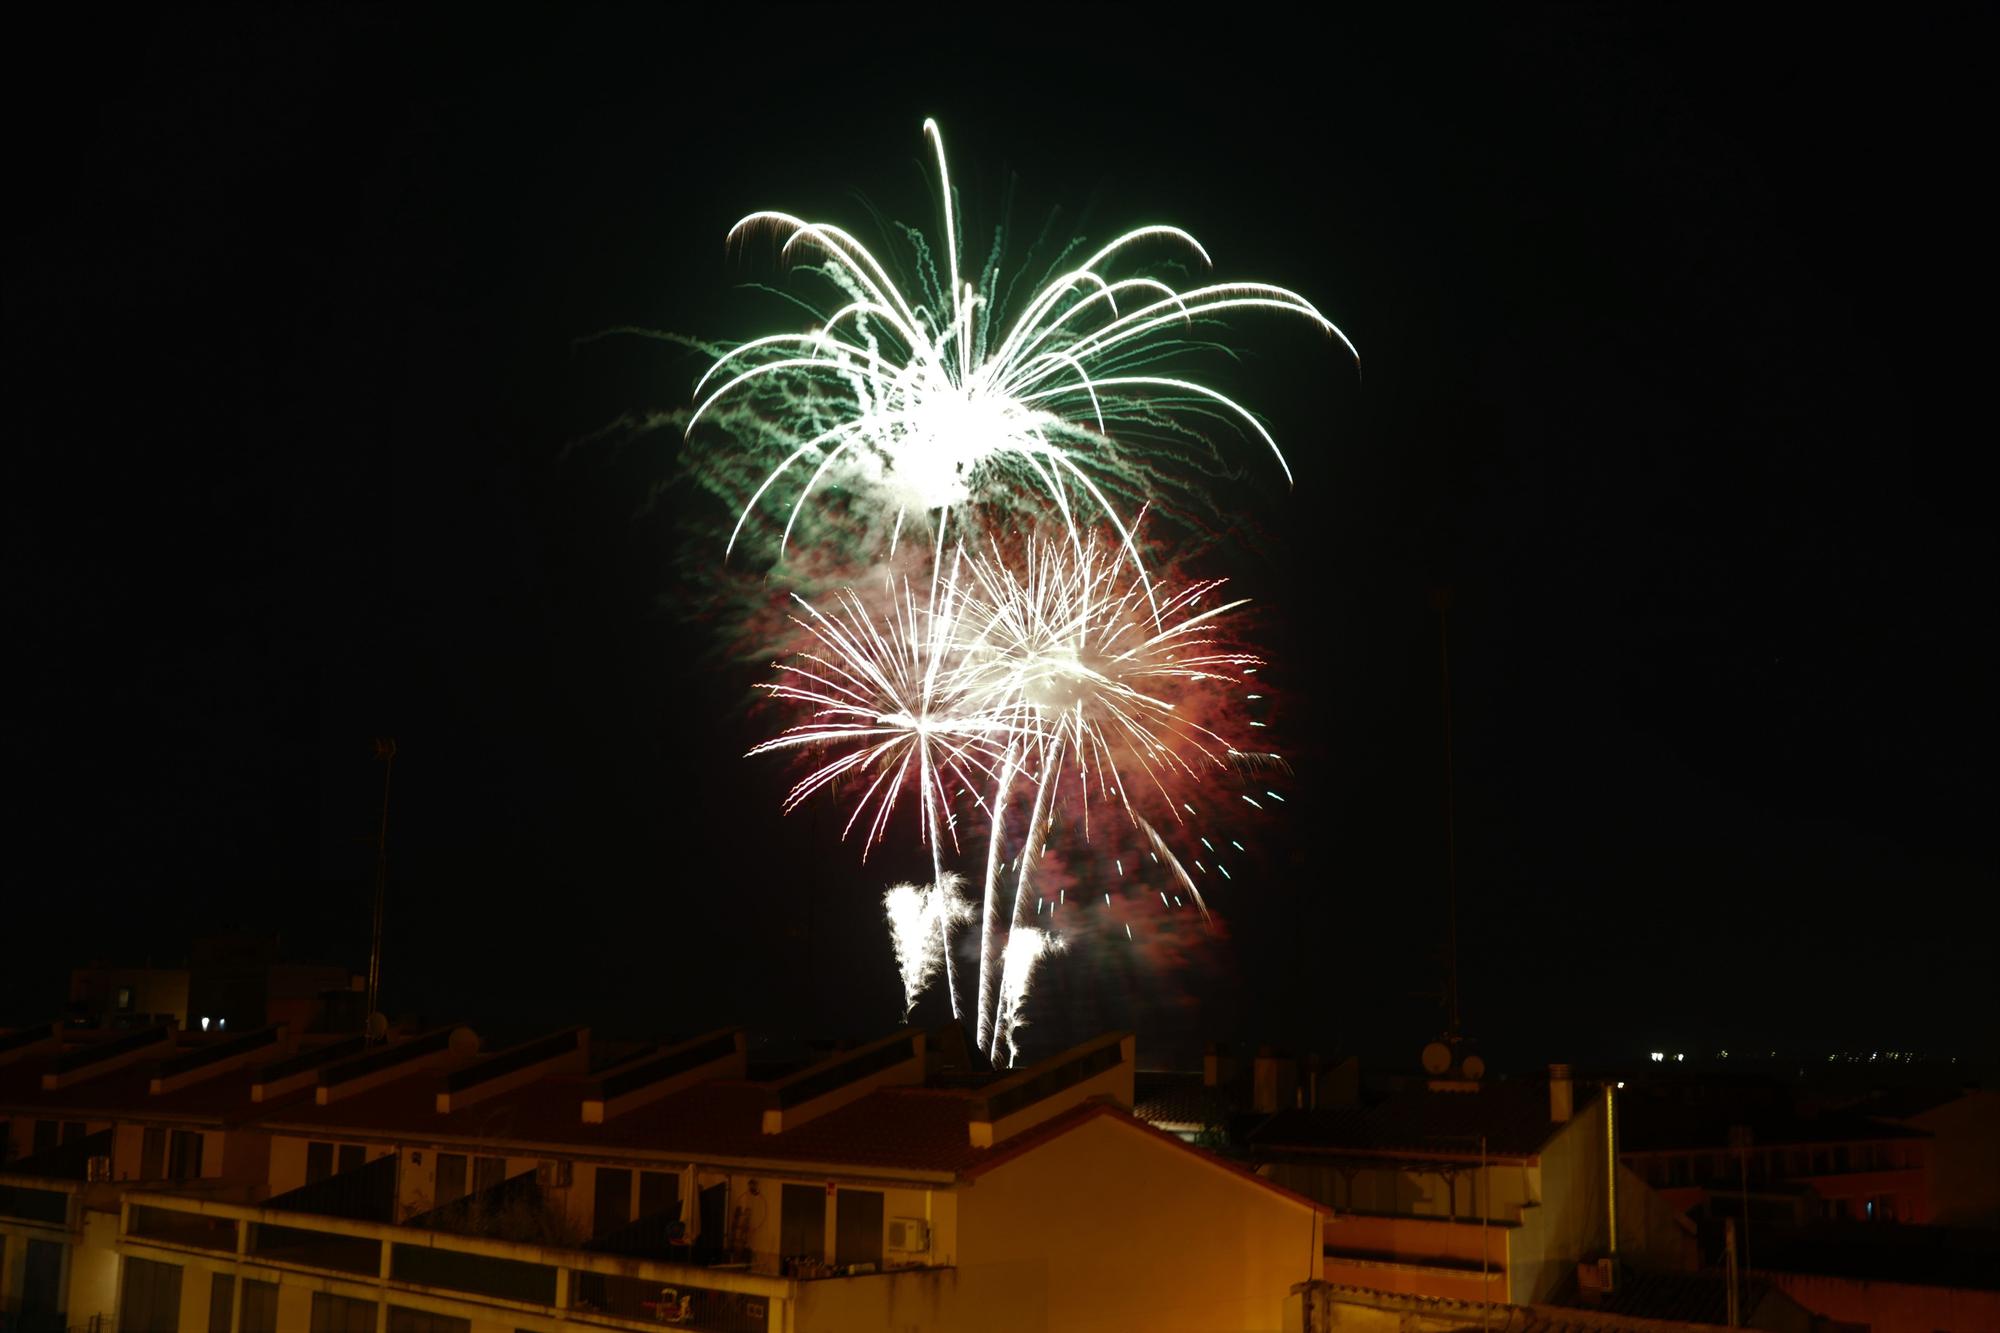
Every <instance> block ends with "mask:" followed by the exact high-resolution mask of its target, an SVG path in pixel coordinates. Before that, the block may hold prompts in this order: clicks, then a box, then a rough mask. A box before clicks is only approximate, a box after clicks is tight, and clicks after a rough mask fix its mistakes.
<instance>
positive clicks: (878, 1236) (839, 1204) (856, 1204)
mask: <svg viewBox="0 0 2000 1333" xmlns="http://www.w3.org/2000/svg"><path fill="white" fill-rule="evenodd" d="M833 1261H834V1262H835V1263H837V1264H874V1265H875V1266H876V1267H877V1268H880V1267H881V1266H882V1191H880V1190H842V1191H840V1192H839V1193H838V1194H836V1195H834V1197H833Z"/></svg>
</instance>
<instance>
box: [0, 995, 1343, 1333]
mask: <svg viewBox="0 0 2000 1333" xmlns="http://www.w3.org/2000/svg"><path fill="white" fill-rule="evenodd" d="M160 1035H161V1036H164V1037H166V1040H164V1041H162V1040H159V1039H157V1038H156V1039H154V1040H153V1041H152V1042H151V1043H150V1044H143V1045H142V1044H139V1043H138V1042H137V1040H136V1034H135V1036H134V1037H133V1038H127V1037H123V1036H121V1037H120V1038H118V1039H117V1040H116V1041H105V1040H96V1041H86V1040H82V1039H80V1038H79V1037H78V1036H77V1034H74V1033H70V1032H66V1031H64V1030H62V1029H60V1028H58V1027H54V1026H52V1027H51V1028H49V1029H48V1030H46V1031H39V1030H38V1031H36V1032H31V1033H27V1034H11V1035H8V1036H5V1037H0V1060H4V1061H5V1063H4V1064H0V1118H4V1119H6V1121H7V1122H8V1126H9V1128H8V1136H9V1140H10V1141H11V1142H23V1141H25V1142H27V1143H28V1146H29V1148H30V1151H27V1152H25V1153H23V1154H21V1155H20V1157H19V1159H18V1160H15V1161H12V1162H10V1163H8V1164H7V1165H6V1167H5V1168H4V1170H0V1237H4V1242H3V1243H4V1245H5V1253H4V1255H3V1256H0V1275H4V1276H0V1309H3V1310H5V1311H6V1312H8V1314H9V1317H10V1318H12V1319H13V1320H14V1321H15V1322H16V1323H17V1324H18V1325H19V1326H20V1327H21V1328H23V1329H24V1330H28V1331H29V1333H33V1330H34V1329H35V1328H36V1327H38V1326H46V1327H79V1326H81V1327H88V1326H89V1325H90V1323H91V1320H92V1318H93V1317H96V1316H102V1319H101V1321H100V1323H101V1326H103V1327H107V1328H108V1327H110V1326H111V1325H112V1323H114V1322H115V1325H116V1327H117V1328H118V1329H119V1330H121V1331H122V1333H151V1331H152V1330H155V1329H159V1330H170V1329H171V1330H183V1329H185V1330H200V1329H208V1330H217V1331H220V1333H266V1331H271V1330H285V1331H287V1333H289V1331H290V1330H299V1331H300V1333H304V1331H305V1330H313V1331H314V1333H317V1331H318V1330H322V1329H329V1330H331V1329H338V1330H350V1329H356V1330H369V1331H371V1333H381V1331H382V1330H423V1331H425V1333H487V1330H502V1329H522V1330H536V1331H537V1333H541V1331H543V1330H560V1329H604V1328H611V1329H617V1328H657V1327H659V1326H660V1325H661V1324H666V1325H669V1326H673V1327H682V1328H693V1329H714V1330H728V1331H730V1333H734V1331H736V1330H758V1331H759V1333H766V1331H768V1333H787V1331H790V1330H807V1329H847V1328H870V1329H873V1328H896V1329H932V1328H938V1329H944V1328H950V1329H967V1330H982V1329H989V1328H990V1329H995V1330H998V1329H1003V1328H1004V1329H1009V1330H1013V1329H1034V1328H1063V1329H1106V1330H1109V1329H1125V1328H1130V1327H1134V1326H1146V1327H1149V1328H1159V1329H1175V1328H1185V1329H1218V1328H1229V1329H1272V1330H1275V1329H1277V1328H1279V1327H1280V1326H1281V1323H1282V1319H1283V1310H1284V1304H1285V1301H1286V1298H1287V1295H1288V1293H1289V1292H1290V1290H1291V1288H1292V1287H1293V1286H1294V1285H1295V1284H1297V1283H1300V1282H1304V1281H1307V1280H1309V1279H1312V1278H1315V1277H1317V1276H1319V1267H1320V1258H1321V1253H1322V1249H1323V1243H1324V1230H1323V1224H1324V1218H1325V1209H1324V1208H1322V1207H1321V1206H1319V1205H1316V1204H1315V1203H1313V1202H1312V1201H1311V1200H1309V1199H1306V1198H1304V1197H1301V1196H1299V1195H1297V1194H1295V1193H1293V1192H1291V1191H1289V1190H1287V1189H1285V1188H1283V1187H1281V1186H1279V1185H1277V1184H1275V1183H1273V1182H1271V1181H1267V1180H1264V1179H1261V1178H1259V1177H1257V1176H1256V1175H1255V1174H1253V1173H1251V1172H1249V1171H1247V1170H1244V1169H1242V1168H1241V1167H1238V1166H1236V1165H1234V1164H1231V1163H1228V1162H1225V1161H1223V1160H1220V1159H1218V1158H1216V1157H1213V1156H1211V1155H1209V1154H1207V1153H1205V1152H1202V1151H1201V1150H1199V1149H1197V1148H1195V1147H1192V1146H1191V1145H1189V1144H1187V1143H1185V1142H1182V1141H1181V1140H1179V1139H1177V1138H1175V1137H1174V1136H1172V1135H1170V1134H1165V1133H1161V1132H1159V1131H1157V1130H1154V1129H1152V1128H1151V1127H1149V1126H1147V1125H1146V1124H1144V1123H1143V1122H1141V1121H1139V1120H1137V1119H1135V1118H1134V1117H1133V1116H1132V1115H1131V1113H1130V1106H1131V1099H1132V1087H1133V1072H1134V1041H1133V1038H1132V1037H1131V1036H1129V1035H1125V1034H1109V1035H1106V1036H1104V1037H1101V1038H1098V1039H1096V1040H1095V1041H1091V1042H1086V1043H1083V1044H1082V1045H1080V1046H1077V1047H1075V1048H1073V1049H1072V1050H1069V1051H1066V1052H1063V1053H1062V1054H1060V1055H1058V1056H1055V1057H1053V1058H1051V1059H1049V1060H1046V1061H1043V1062H1041V1063H1039V1064H1037V1065H1034V1066H1031V1067H1030V1068H1027V1069H1023V1070H1019V1071H1014V1072H1011V1073H1006V1074H1000V1075H995V1074H992V1073H990V1072H981V1071H978V1070H975V1069H973V1068H971V1067H970V1065H969V1064H968V1062H967V1061H966V1060H965V1059H964V1055H963V1040H962V1038H958V1039H957V1040H956V1041H954V1040H953V1038H954V1037H955V1035H956V1034H955V1033H954V1032H953V1031H952V1030H950V1029H946V1030H944V1031H943V1032H941V1033H939V1034H932V1033H927V1032H923V1031H919V1030H914V1029H904V1030H901V1031H898V1032H894V1033H891V1034H888V1035H887V1036H884V1037H882V1038H881V1039H879V1040H876V1041H873V1042H869V1043H866V1044H864V1045H860V1046H856V1047H853V1048H851V1049H847V1050H842V1051H837V1052H834V1053H832V1054H829V1055H826V1056H824V1057H823V1058H820V1059H817V1060H812V1061H808V1062H804V1063H798V1062H794V1067H789V1068H782V1069H779V1070H776V1071H773V1070H766V1069H759V1070H758V1074H757V1077H754V1078H753V1077H751V1069H750V1061H749V1052H748V1042H747V1038H746V1036H745V1034H743V1033H742V1032H740V1031H724V1032H717V1033H710V1034H706V1035H704V1036H702V1037H698V1038H695V1039H692V1040H689V1041H683V1042H679V1043H674V1044H668V1045H660V1046H655V1047H649V1048H645V1049H641V1050H637V1051H623V1052H620V1053H619V1054H618V1056H617V1057H616V1058H611V1057H609V1056H596V1057H594V1056H593V1054H592V1050H591V1043H590V1033H589V1031H588V1030H587V1029H581V1028H575V1029H566V1030H562V1031H558V1032H554V1033H550V1034H547V1035H544V1036H542V1037H538V1038H536V1039H535V1040H533V1041H530V1042H526V1043H521V1044H518V1045H514V1046H510V1047H507V1048H506V1049H502V1050H497V1051H488V1050H485V1049H483V1048H482V1046H481V1043H480V1042H479V1040H478V1038H477V1036H476V1035H475V1034H473V1033H472V1032H470V1031H469V1030H467V1029H465V1028H462V1027H457V1028H440V1029H437V1030H435V1031H432V1032H427V1033H421V1034H413V1035H411V1036H409V1037H406V1038H404V1039H401V1040H397V1041H393V1042H391V1043H388V1044H378V1045H373V1046H366V1045H363V1044H362V1043H361V1042H360V1041H359V1040H358V1039H355V1040H347V1041H335V1042H322V1043H317V1044H299V1043H293V1042H291V1041H290V1039H288V1038H287V1037H286V1036H285V1035H284V1033H283V1031H282V1029H267V1030H264V1031H262V1032H260V1033H259V1034H244V1035H242V1036H239V1037H234V1038H231V1039H229V1040H228V1042H226V1043H218V1042H213V1041H211V1042H208V1043H199V1042H198V1041H197V1040H196V1039H194V1038H192V1037H190V1036H188V1035H187V1034H182V1035H181V1036H180V1037H179V1038H177V1039H176V1038H175V1037H174V1036H173V1035H172V1034H165V1033H161V1034H160ZM253 1037H256V1038H260V1039H261V1041H260V1044H258V1045H257V1046H255V1048H254V1049H253V1048H252V1047H251V1046H250V1045H249V1043H250V1041H251V1039H252V1038H253ZM128 1041H130V1042H131V1043H132V1044H129V1045H126V1044H124V1043H126V1042H128ZM113 1046H119V1047H120V1049H119V1050H118V1051H117V1053H116V1054H113V1053H112V1052H111V1048H112V1047H113ZM86 1053H88V1054H92V1055H95V1056H96V1057H97V1058H96V1059H95V1060H94V1061H87V1060H85V1059H84V1056H85V1055H86ZM114 1062H116V1063H114ZM169 1070H171V1071H172V1072H167V1071H169ZM52 1078H53V1079H54V1080H55V1081H54V1083H51V1082H50V1080H51V1079H52ZM65 1117H73V1119H65ZM49 1120H54V1121H55V1122H56V1125H57V1128H56V1130H55V1131H54V1132H55V1137H56V1142H55V1143H54V1145H53V1146H46V1145H45V1146H44V1148H43V1149H41V1150H40V1151H35V1150H33V1145H34V1143H36V1142H42V1141H44V1140H46V1139H47V1137H48V1134H47V1132H46V1131H44V1130H43V1129H42V1128H41V1125H42V1124H43V1122H45V1121H49ZM68 1123H76V1124H80V1125H81V1126H82V1128H81V1130H79V1131H75V1132H70V1131H65V1130H64V1129H63V1128H62V1126H63V1125H64V1124H68ZM152 1131H159V1132H158V1133H154V1132H152ZM66 1132H70V1139H69V1141H68V1142H67V1143H64V1142H63V1141H62V1136H63V1135H64V1133H66ZM176 1132H178V1133H179V1134H181V1135H183V1136H186V1135H196V1136H199V1142H200V1144H201V1147H200V1149H199V1150H198V1151H199V1156H198V1158H197V1157H196V1156H195V1155H194V1154H195V1153H196V1151H197V1150H196V1149H194V1148H192V1147H190V1146H188V1145H190V1144H191V1143H193V1142H194V1141H195V1140H194V1139H190V1138H186V1137H183V1138H180V1139H175V1138H174V1137H173V1135H174V1134H175V1133H176ZM163 1135H164V1137H163ZM177 1144H178V1145H180V1146H179V1147H176V1146H175V1145H177ZM156 1147H157V1148H158V1149H159V1152H160V1154H161V1155H160V1156H159V1157H158V1158H157V1161H156V1160H155V1157H154V1156H153V1155H152V1154H153V1151H154V1148H156ZM177 1172H178V1174H177ZM37 1320H40V1321H42V1324H40V1325H37V1324H36V1322H35V1321H37Z"/></svg>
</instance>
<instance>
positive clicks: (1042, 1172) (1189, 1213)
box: [956, 1117, 1321, 1333]
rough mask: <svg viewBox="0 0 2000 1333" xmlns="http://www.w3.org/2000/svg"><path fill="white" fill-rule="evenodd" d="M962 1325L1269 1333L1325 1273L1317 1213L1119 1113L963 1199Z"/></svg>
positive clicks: (978, 1183) (985, 1181)
mask: <svg viewBox="0 0 2000 1333" xmlns="http://www.w3.org/2000/svg"><path fill="white" fill-rule="evenodd" d="M957 1203H958V1279H957V1284H956V1291H957V1297H958V1299H957V1321H956V1326H957V1327H959V1328H963V1329H967V1330H985V1329H991V1330H995V1331H996V1333H998V1331H999V1330H1007V1331H1008V1333H1014V1331H1015V1330H1028V1329H1064V1330H1076V1331H1077V1333H1090V1331H1091V1330H1105V1331H1106V1333H1110V1331H1112V1330H1119V1331H1121V1333H1122V1330H1127V1329H1133V1328H1144V1329H1146V1330H1148V1333H1167V1331H1168V1330H1174V1329H1186V1330H1190V1331H1192V1330H1213V1329H1220V1328H1228V1329H1237V1330H1245V1331H1246V1333H1248V1331H1250V1330H1272V1331H1273V1333H1275V1330H1277V1329H1278V1328H1279V1327H1280V1326H1281V1324H1282V1322H1283V1311H1284V1301H1285V1296H1286V1293H1287V1292H1288V1291H1289V1290H1290V1289H1291V1286H1292V1284H1294V1283H1296V1282H1303V1281H1306V1280H1308V1279H1310V1278H1313V1277H1316V1276H1318V1270H1319V1265H1320V1247H1321V1229H1320V1226H1319V1215H1318V1214H1317V1213H1316V1212H1315V1211H1314V1210H1313V1209H1311V1208H1310V1207H1309V1206H1307V1205H1305V1204H1303V1203H1298V1202H1294V1201H1291V1200H1288V1199H1286V1198H1283V1197H1282V1196H1280V1195H1278V1194H1276V1193H1275V1192H1273V1191H1270V1190H1268V1189H1265V1188H1264V1187H1262V1186H1260V1185H1258V1184H1257V1183H1255V1182H1253V1181H1249V1180H1246V1179H1244V1178H1242V1177H1241V1176H1239V1175H1237V1174H1236V1173H1235V1172H1233V1171H1232V1170H1230V1169H1229V1168H1227V1167H1224V1166H1222V1165H1220V1164H1217V1163H1212V1162H1206V1161H1203V1160H1201V1159H1200V1158H1198V1157H1197V1156H1196V1155H1194V1154H1193V1153H1191V1152H1189V1151H1187V1150H1184V1149H1181V1148H1178V1147H1176V1146H1173V1145H1170V1144H1167V1143H1163V1142H1161V1141H1160V1140H1159V1139H1157V1138H1155V1137H1154V1136H1153V1135H1152V1134H1151V1133H1150V1132H1149V1131H1146V1130H1143V1129H1139V1128H1135V1127H1133V1126H1131V1125H1130V1124H1127V1123H1125V1122H1123V1121H1120V1120H1116V1119H1113V1118H1110V1117H1098V1118H1096V1119H1093V1120H1089V1121H1086V1122H1085V1123H1084V1124H1082V1125H1080V1126H1078V1127H1077V1128H1075V1129H1073V1130H1071V1131H1070V1132H1069V1133H1067V1134H1064V1135H1062V1136H1061V1137H1059V1138H1056V1139H1054V1140H1051V1141H1050V1142H1048V1143H1045V1144H1043V1145H1041V1146H1040V1147H1037V1148H1035V1149H1034V1150H1033V1151H1031V1152H1027V1153H1024V1154H1023V1155H1021V1156H1020V1157H1018V1158H1015V1159H1014V1160H1012V1161H1008V1162H1004V1163H1002V1164H1001V1165H999V1166H997V1167H995V1168H994V1169H993V1170H991V1171H990V1172H988V1173H986V1174H985V1175H982V1176H980V1177H978V1178H977V1179H976V1180H975V1181H973V1182H971V1183H970V1184H968V1185H966V1186H964V1187H962V1188H961V1189H960V1190H959V1191H958V1199H957Z"/></svg>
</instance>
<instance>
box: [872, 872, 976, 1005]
mask: <svg viewBox="0 0 2000 1333" xmlns="http://www.w3.org/2000/svg"><path fill="white" fill-rule="evenodd" d="M964 882H965V881H964V880H963V879H962V878H961V877H959V876H957V875H949V874H948V875H945V876H943V877H942V878H940V879H939V880H938V881H937V882H936V883H935V884H931V885H929V886H926V887H921V888H920V887H918V886H917V885H915V884H898V885H896V886H895V887H894V888H891V889H890V890H889V891H888V892H887V893H885V894H883V895H882V909H883V911H885V912H886V913H888V916H889V938H890V940H891V941H892V942H893V943H894V945H895V949H896V966H897V968H898V969H899V970H901V972H902V974H903V1017H904V1018H906V1019H907V1018H908V1017H909V1016H910V1011H911V1010H913V1009H915V1008H916V1007H917V997H918V996H919V995H921V994H922V993H923V989H924V987H926V986H928V985H930V983H931V978H932V977H934V976H936V975H937V972H938V969H939V967H940V966H942V965H943V964H944V963H945V960H946V957H947V954H948V953H949V951H950V948H951V927H952V926H954V925H957V924H959V923H961V922H964V921H967V920H969V919H971V916H972V904H970V903H968V902H966V901H965V899H963V898H961V897H960V896H959V894H958V888H959V885H961V884H963V883H964Z"/></svg>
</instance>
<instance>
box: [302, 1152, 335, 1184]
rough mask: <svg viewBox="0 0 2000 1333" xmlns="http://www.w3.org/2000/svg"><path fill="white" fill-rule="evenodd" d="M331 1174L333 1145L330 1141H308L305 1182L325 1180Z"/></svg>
mask: <svg viewBox="0 0 2000 1333" xmlns="http://www.w3.org/2000/svg"><path fill="white" fill-rule="evenodd" d="M332 1174H333V1145H332V1144H331V1143H308V1144H307V1145H306V1184H308V1185H310V1184H312V1183H313V1182H315V1181H319V1180H325V1179H326V1178H327V1177H328V1176H330V1175H332Z"/></svg>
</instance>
